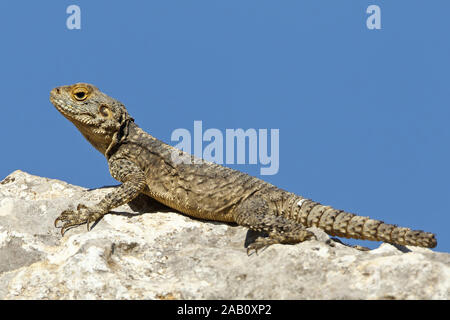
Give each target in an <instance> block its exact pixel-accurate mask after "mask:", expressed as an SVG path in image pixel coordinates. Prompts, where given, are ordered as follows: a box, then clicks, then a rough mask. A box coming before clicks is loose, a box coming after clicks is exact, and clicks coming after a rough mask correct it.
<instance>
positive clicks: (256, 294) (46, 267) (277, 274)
mask: <svg viewBox="0 0 450 320" xmlns="http://www.w3.org/2000/svg"><path fill="white" fill-rule="evenodd" d="M108 190H109V188H99V189H95V190H89V191H88V190H86V189H84V188H81V187H78V186H73V185H70V184H67V183H65V182H62V181H58V180H52V179H47V178H41V177H37V176H33V175H30V174H27V173H25V172H22V171H15V172H13V173H12V174H10V175H9V176H8V177H6V178H5V179H4V180H3V181H2V182H0V299H181V298H184V299H449V298H450V254H447V253H439V252H434V251H432V250H429V249H423V248H415V247H408V248H406V247H394V246H392V245H390V244H382V245H381V246H380V247H379V248H377V249H375V250H372V251H360V250H356V249H353V248H350V247H348V246H345V245H343V244H340V243H336V242H334V241H330V240H329V237H328V236H327V235H326V234H325V233H324V232H322V231H321V230H319V229H313V230H312V231H313V232H314V233H316V235H317V237H318V240H314V241H307V242H304V243H301V244H297V245H273V246H271V247H269V248H267V249H266V250H264V251H262V252H260V253H259V254H258V255H255V254H253V255H251V256H247V253H246V249H245V248H244V240H245V239H246V235H247V236H248V234H247V230H246V229H245V228H242V227H239V226H233V225H228V224H224V223H219V222H210V221H200V220H195V219H192V218H189V217H187V216H184V215H181V214H179V213H174V212H173V211H171V210H170V209H168V208H166V207H164V206H162V205H159V204H158V203H156V202H154V201H151V199H149V198H147V197H144V196H142V197H140V198H138V199H136V200H135V201H133V203H131V204H130V205H124V206H122V207H119V208H116V209H115V210H114V212H113V213H110V214H108V215H106V216H105V217H104V218H103V219H102V220H100V222H99V223H98V224H96V225H95V226H94V228H93V229H92V230H91V231H90V232H86V227H85V226H80V227H77V228H74V229H71V230H69V231H67V233H66V235H65V236H64V237H63V238H61V236H60V234H59V230H58V229H56V228H54V226H53V221H54V220H55V218H56V217H57V216H58V215H59V213H60V212H61V211H63V210H65V209H67V208H68V207H76V205H77V204H78V203H80V202H82V203H85V204H91V203H95V202H97V201H99V200H100V199H101V198H102V196H104V195H105V194H106V193H107V192H108Z"/></svg>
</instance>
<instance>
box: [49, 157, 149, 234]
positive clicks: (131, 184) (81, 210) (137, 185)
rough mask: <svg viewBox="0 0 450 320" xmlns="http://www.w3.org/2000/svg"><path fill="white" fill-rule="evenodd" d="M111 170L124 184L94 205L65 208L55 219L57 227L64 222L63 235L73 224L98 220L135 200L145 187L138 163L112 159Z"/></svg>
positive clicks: (110, 162)
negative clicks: (72, 208)
mask: <svg viewBox="0 0 450 320" xmlns="http://www.w3.org/2000/svg"><path fill="white" fill-rule="evenodd" d="M108 164H109V172H110V173H111V175H112V176H113V178H115V179H116V180H118V181H120V182H122V184H121V185H120V186H118V187H116V188H114V190H113V191H111V192H110V193H108V194H107V195H106V196H105V198H103V199H102V200H101V201H100V202H99V203H97V204H96V205H94V206H92V207H87V206H85V205H83V204H79V205H78V207H77V209H76V210H65V211H63V212H62V213H61V215H60V216H59V217H58V218H56V220H55V227H56V226H57V223H58V221H61V222H63V225H62V226H61V235H62V236H64V233H65V232H66V230H67V229H68V228H70V227H72V226H77V225H81V224H85V223H86V225H87V229H88V231H89V224H90V223H91V222H93V221H97V220H98V219H100V218H101V217H103V216H104V215H105V214H106V213H108V212H109V211H110V210H111V209H114V208H116V207H119V206H121V205H123V204H126V203H128V202H130V201H131V200H133V199H134V198H135V197H136V196H137V195H138V194H139V193H140V192H141V191H142V190H143V189H144V188H145V185H146V183H145V175H144V172H143V171H142V170H141V168H139V166H138V165H136V164H135V163H133V162H132V161H130V160H127V159H110V160H109V162H108Z"/></svg>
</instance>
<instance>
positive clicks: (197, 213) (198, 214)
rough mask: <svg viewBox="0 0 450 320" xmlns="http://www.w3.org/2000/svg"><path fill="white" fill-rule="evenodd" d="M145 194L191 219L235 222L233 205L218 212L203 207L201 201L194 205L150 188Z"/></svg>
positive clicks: (217, 210)
mask: <svg viewBox="0 0 450 320" xmlns="http://www.w3.org/2000/svg"><path fill="white" fill-rule="evenodd" d="M143 193H144V194H146V195H147V196H149V197H152V198H153V199H155V200H156V201H159V202H161V203H162V204H164V205H166V206H168V207H170V208H172V209H175V210H177V211H180V212H181V213H184V214H186V215H188V216H191V217H195V218H200V219H205V220H214V221H224V222H234V218H233V215H232V208H233V207H234V206H233V205H230V206H225V207H224V208H216V210H214V209H212V208H208V205H206V204H205V205H204V206H202V203H201V201H200V202H197V203H195V204H194V203H190V202H189V201H188V200H187V199H178V198H176V197H171V196H170V195H168V194H167V193H158V192H155V191H152V190H150V189H149V188H146V190H144V192H143ZM183 200H184V201H183ZM205 208H207V209H205Z"/></svg>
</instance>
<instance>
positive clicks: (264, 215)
mask: <svg viewBox="0 0 450 320" xmlns="http://www.w3.org/2000/svg"><path fill="white" fill-rule="evenodd" d="M233 216H234V219H235V221H236V223H238V224H239V225H241V226H244V227H247V228H249V229H251V230H255V231H261V232H266V233H268V235H269V236H268V237H259V238H257V239H256V240H255V242H253V243H251V244H250V245H249V246H248V247H247V254H249V253H250V252H251V251H252V250H255V252H256V253H258V250H259V249H261V248H264V247H266V246H269V245H272V244H275V243H284V244H295V243H299V242H302V241H305V240H309V239H315V238H316V237H315V236H314V234H313V233H312V232H310V231H308V230H306V229H305V227H304V226H303V225H301V224H300V223H297V222H295V221H292V220H288V219H286V218H284V217H282V216H277V215H276V211H275V208H271V207H270V206H269V204H268V202H267V201H266V200H264V199H263V198H261V197H251V198H249V199H246V200H244V202H242V203H241V204H240V205H239V206H238V207H237V208H236V209H235V211H234V212H233Z"/></svg>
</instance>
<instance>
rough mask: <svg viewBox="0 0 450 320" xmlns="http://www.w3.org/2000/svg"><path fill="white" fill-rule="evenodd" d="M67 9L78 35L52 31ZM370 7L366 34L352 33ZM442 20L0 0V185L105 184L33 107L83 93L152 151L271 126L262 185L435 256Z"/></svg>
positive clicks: (70, 139) (446, 207) (198, 4)
mask: <svg viewBox="0 0 450 320" xmlns="http://www.w3.org/2000/svg"><path fill="white" fill-rule="evenodd" d="M71 4H76V5H79V6H80V8H81V19H82V20H81V30H68V29H67V27H66V19H67V17H68V14H66V8H67V7H68V6H69V5H71ZM372 4H375V5H379V6H380V8H381V24H382V29H381V30H368V29H367V27H366V19H367V18H368V14H366V8H367V7H368V6H369V5H372ZM449 12H450V2H449V1H444V0H442V1H439V0H433V1H425V0H420V1H419V0H418V1H412V0H408V1H406V0H397V1H377V0H371V1H364V0H360V1H354V0H341V1H335V0H328V1H325V0H320V1H317V0H316V1H312V0H311V1H294V0H291V1H289V0H286V1H273V0H271V1H267V0H246V1H241V0H240V1H238V0H227V1H225V0H217V1H211V0H189V1H187V0H179V1H175V0H164V1H162V0H160V1H137V0H135V1H127V2H125V1H100V0H96V1H76V0H72V1H1V2H0V30H1V31H0V32H1V34H2V37H1V39H2V40H1V41H2V45H1V48H2V50H1V51H0V58H1V59H0V68H1V69H0V70H1V73H0V88H1V92H2V99H1V111H2V119H3V123H2V126H1V127H0V130H1V131H0V133H1V135H2V156H1V157H0V179H2V178H3V177H5V176H6V175H8V174H9V173H11V172H12V171H14V170H16V169H21V170H24V171H27V172H29V173H32V174H35V175H39V176H45V177H51V178H57V179H61V180H65V181H68V182H70V183H73V184H77V185H82V186H85V187H91V188H92V187H99V186H103V185H111V184H116V183H117V182H116V181H115V180H114V179H113V178H111V177H110V175H109V172H108V168H107V165H106V161H105V159H104V158H103V156H102V155H101V154H100V153H98V152H97V151H96V150H95V149H93V148H92V147H91V146H90V145H89V144H88V143H87V142H86V141H85V140H84V138H83V137H82V136H81V135H80V134H79V133H78V132H77V130H76V128H75V127H74V126H73V125H72V124H71V123H69V121H67V120H66V119H64V118H63V117H62V116H61V115H60V114H59V113H58V112H57V111H56V110H55V109H54V108H53V107H52V105H51V104H50V102H49V100H48V96H49V91H50V90H51V89H52V88H53V87H55V86H59V85H64V84H72V83H75V82H89V83H93V84H95V85H96V86H98V87H99V88H100V89H101V90H102V91H104V92H106V93H108V94H109V95H111V96H113V97H115V98H117V99H119V100H120V101H122V102H123V103H124V104H125V105H126V106H127V108H128V110H129V112H130V113H131V114H132V116H133V117H134V118H135V119H136V122H137V123H138V124H139V125H140V126H141V127H143V128H144V129H145V130H147V131H148V132H150V133H151V134H153V135H154V136H156V137H157V138H160V139H162V140H164V141H166V142H170V137H171V133H172V132H173V131H174V130H175V129H177V128H186V129H188V130H193V124H194V120H201V121H202V123H203V128H204V129H207V128H217V129H219V130H221V131H222V132H225V130H226V129H227V128H243V129H248V128H256V129H259V128H268V129H271V128H272V129H279V132H280V135H279V139H280V140H279V141H280V143H279V146H280V153H279V162H280V164H279V172H278V173H277V174H276V175H271V176H263V177H262V178H263V179H265V180H267V181H269V182H271V183H273V184H275V185H277V186H279V187H281V188H284V189H287V190H289V191H292V192H295V193H297V194H300V195H303V196H305V197H308V198H312V199H314V200H316V201H320V202H322V203H324V204H329V205H332V206H334V207H336V208H339V209H345V210H347V211H350V212H354V213H358V214H361V215H364V216H370V217H372V218H376V219H380V220H384V221H386V222H388V223H394V224H399V225H402V226H406V227H411V228H415V229H423V230H426V231H430V232H434V233H436V234H437V239H438V247H437V250H439V251H446V252H449V251H450V234H449V232H448V227H449V226H450V216H449V213H450V202H449V201H448V199H449V196H450V170H449V168H448V164H449V163H450V148H449V145H450V128H449V125H448V123H449V119H450V106H449V98H450V90H449V75H450V41H449V38H448V32H449V30H450V20H449V19H448V13H449ZM172 144H175V143H172ZM232 167H233V168H236V169H239V170H242V171H245V172H247V173H250V174H252V175H256V176H258V175H259V169H260V167H261V166H260V165H233V166H232ZM149 232H150V231H149ZM349 242H350V243H358V244H362V245H366V246H369V247H372V248H373V247H376V246H378V243H376V242H368V241H364V242H362V241H349Z"/></svg>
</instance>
